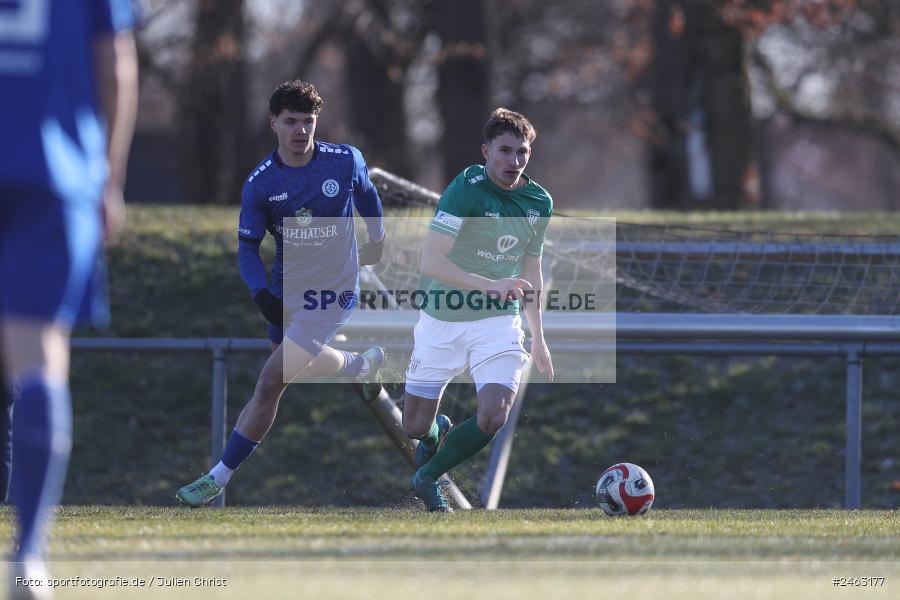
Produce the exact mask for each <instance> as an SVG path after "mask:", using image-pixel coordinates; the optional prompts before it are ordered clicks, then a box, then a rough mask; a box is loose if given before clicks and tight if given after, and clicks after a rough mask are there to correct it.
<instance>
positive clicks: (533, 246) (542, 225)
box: [525, 195, 553, 256]
mask: <svg viewBox="0 0 900 600" xmlns="http://www.w3.org/2000/svg"><path fill="white" fill-rule="evenodd" d="M547 200H548V204H547V214H546V215H543V214H542V215H541V216H539V217H538V218H537V222H536V223H535V224H534V237H533V238H531V240H530V241H529V242H528V245H527V246H525V252H526V253H528V254H531V255H532V256H540V255H541V254H542V253H543V252H544V236H545V235H546V234H547V225H549V224H550V215H551V214H553V201H552V200H550V196H549V195H548V196H547Z"/></svg>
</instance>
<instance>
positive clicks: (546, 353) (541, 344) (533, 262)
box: [521, 254, 553, 381]
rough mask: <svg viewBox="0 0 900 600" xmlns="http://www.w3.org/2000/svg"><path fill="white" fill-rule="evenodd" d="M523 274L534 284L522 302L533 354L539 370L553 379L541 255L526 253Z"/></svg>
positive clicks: (549, 378)
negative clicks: (545, 314)
mask: <svg viewBox="0 0 900 600" xmlns="http://www.w3.org/2000/svg"><path fill="white" fill-rule="evenodd" d="M521 275H522V277H523V278H525V279H526V280H528V281H530V282H531V283H532V285H533V288H532V290H531V291H530V292H528V293H526V295H525V300H524V301H523V303H522V304H523V312H524V313H525V319H526V320H527V321H528V329H529V330H530V331H531V356H532V358H533V359H534V365H535V366H536V367H537V368H538V371H540V372H541V373H543V374H544V375H546V376H547V379H548V380H550V381H553V361H552V360H551V358H550V349H549V348H548V347H547V342H546V341H545V340H544V316H543V291H544V273H543V270H542V267H541V257H540V255H535V254H526V255H525V256H524V257H523V258H522V271H521Z"/></svg>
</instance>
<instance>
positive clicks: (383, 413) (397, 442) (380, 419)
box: [353, 383, 472, 510]
mask: <svg viewBox="0 0 900 600" xmlns="http://www.w3.org/2000/svg"><path fill="white" fill-rule="evenodd" d="M353 389H355V390H356V393H357V394H359V397H360V398H361V399H362V401H363V403H365V405H366V407H367V408H368V409H369V410H370V411H371V412H372V416H373V417H374V418H375V421H376V422H377V423H378V425H380V426H381V429H382V430H384V433H385V434H386V435H387V437H388V439H389V440H391V443H392V444H394V446H395V447H396V448H397V450H399V451H400V454H401V455H402V456H403V459H404V460H405V461H406V464H408V465H409V466H410V467H415V465H416V457H415V451H416V446H417V445H418V444H419V440H411V439H410V438H409V437H407V435H406V433H405V432H404V431H403V415H402V413H401V412H400V409H399V408H398V407H397V405H396V404H395V403H394V401H393V400H392V399H391V396H390V394H388V393H387V390H385V389H384V386H382V385H380V384H377V383H376V384H361V383H354V384H353ZM441 480H442V481H445V482H447V483H446V488H445V489H446V490H447V493H448V495H449V496H450V499H451V500H452V501H453V503H454V504H456V505H457V506H458V507H459V508H462V509H465V510H469V509H471V508H472V503H471V502H469V500H468V498H466V496H465V495H464V494H463V493H462V491H460V489H459V488H458V487H457V486H456V484H455V483H454V482H453V480H452V479H450V476H449V475H443V476H442V477H441Z"/></svg>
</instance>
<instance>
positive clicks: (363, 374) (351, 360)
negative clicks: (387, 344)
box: [294, 346, 384, 381]
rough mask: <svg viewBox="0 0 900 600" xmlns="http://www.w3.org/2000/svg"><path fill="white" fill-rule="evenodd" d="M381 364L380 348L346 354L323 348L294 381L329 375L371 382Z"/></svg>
mask: <svg viewBox="0 0 900 600" xmlns="http://www.w3.org/2000/svg"><path fill="white" fill-rule="evenodd" d="M383 363H384V349H383V348H382V347H381V346H372V347H371V348H369V349H368V350H366V351H365V352H346V351H344V350H337V349H336V348H332V347H331V346H323V347H322V351H321V352H320V353H319V355H318V356H317V357H315V359H313V361H312V362H311V363H310V364H309V366H308V367H307V368H306V369H304V370H303V372H301V373H300V374H299V375H298V376H297V378H295V379H294V381H297V380H299V379H312V378H313V377H326V376H329V375H333V376H335V377H347V378H353V379H358V380H360V381H371V380H372V379H373V378H374V376H375V375H376V374H377V373H378V371H379V369H381V365H382V364H383Z"/></svg>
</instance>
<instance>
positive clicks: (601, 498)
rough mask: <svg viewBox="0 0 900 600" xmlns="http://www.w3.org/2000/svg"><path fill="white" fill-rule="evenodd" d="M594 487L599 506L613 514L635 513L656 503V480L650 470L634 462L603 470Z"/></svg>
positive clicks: (629, 514)
mask: <svg viewBox="0 0 900 600" xmlns="http://www.w3.org/2000/svg"><path fill="white" fill-rule="evenodd" d="M595 491H596V493H597V502H599V503H600V508H601V509H602V510H603V512H605V513H606V514H608V515H610V516H612V517H618V516H624V515H628V516H630V517H636V516H637V515H642V514H644V513H645V512H647V511H648V510H650V506H651V505H652V504H653V498H654V491H653V480H652V479H650V475H649V474H647V471H645V470H643V469H642V468H640V467H639V466H637V465H633V464H631V463H619V464H617V465H613V466H611V467H610V468H608V469H607V470H605V471H603V474H602V475H600V479H599V481H597V488H596V490H595Z"/></svg>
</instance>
